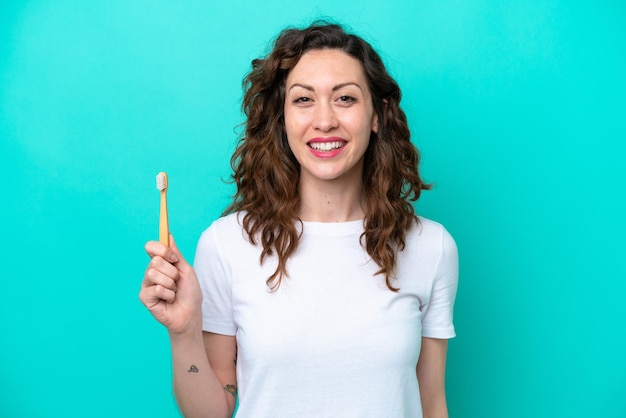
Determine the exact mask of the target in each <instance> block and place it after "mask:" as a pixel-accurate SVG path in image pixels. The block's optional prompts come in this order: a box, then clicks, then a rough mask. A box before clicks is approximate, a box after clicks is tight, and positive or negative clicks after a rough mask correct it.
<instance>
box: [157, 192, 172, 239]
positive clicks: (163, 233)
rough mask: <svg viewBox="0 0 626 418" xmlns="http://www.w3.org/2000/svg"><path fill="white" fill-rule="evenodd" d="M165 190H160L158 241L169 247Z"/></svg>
mask: <svg viewBox="0 0 626 418" xmlns="http://www.w3.org/2000/svg"><path fill="white" fill-rule="evenodd" d="M166 193H167V189H164V190H161V216H160V220H159V241H161V243H163V244H165V245H167V246H168V247H169V246H170V228H169V224H168V222H167V194H166Z"/></svg>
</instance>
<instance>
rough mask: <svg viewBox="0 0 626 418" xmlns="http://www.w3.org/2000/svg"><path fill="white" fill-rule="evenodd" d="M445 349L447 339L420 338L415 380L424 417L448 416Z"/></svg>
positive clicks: (439, 417)
mask: <svg viewBox="0 0 626 418" xmlns="http://www.w3.org/2000/svg"><path fill="white" fill-rule="evenodd" d="M447 351H448V340H445V339H435V338H427V337H423V338H422V350H421V352H420V357H419V360H418V362H417V380H418V382H419V385H420V397H421V399H422V411H423V414H424V418H448V406H447V403H446V386H445V375H446V355H447Z"/></svg>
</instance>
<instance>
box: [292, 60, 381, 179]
mask: <svg viewBox="0 0 626 418" xmlns="http://www.w3.org/2000/svg"><path fill="white" fill-rule="evenodd" d="M285 91H286V94H285V129H286V132H287V139H288V142H289V147H290V148H291V151H292V152H293V154H294V156H295V157H296V159H297V160H298V162H299V163H300V184H301V185H302V184H307V183H309V182H319V181H326V182H328V181H334V182H348V183H350V182H357V183H356V184H358V185H359V187H360V183H361V176H362V172H363V156H364V155H365V151H366V150H367V147H368V145H369V140H370V134H371V132H372V131H373V132H376V131H377V130H378V126H377V121H378V118H377V116H376V113H375V112H374V108H373V105H372V98H371V94H370V91H369V88H368V84H367V79H366V77H365V73H364V70H363V66H362V65H361V63H360V62H359V61H358V60H357V59H355V58H353V57H352V56H350V55H348V54H347V53H345V52H343V51H342V50H339V49H320V50H312V51H309V52H307V53H305V54H303V55H302V57H301V58H300V60H299V61H298V63H297V64H296V66H295V67H294V68H293V69H292V70H291V71H290V73H289V75H288V76H287V80H286V83H285Z"/></svg>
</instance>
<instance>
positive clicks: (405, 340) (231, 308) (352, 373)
mask: <svg viewBox="0 0 626 418" xmlns="http://www.w3.org/2000/svg"><path fill="white" fill-rule="evenodd" d="M362 232H363V221H353V222H343V223H317V222H304V224H303V234H302V236H301V239H300V242H299V246H298V249H297V251H296V253H295V254H293V255H292V256H291V257H290V258H289V260H288V262H287V272H288V274H289V277H286V278H283V281H282V282H281V285H280V287H279V288H278V290H276V291H275V292H270V291H269V290H268V288H267V286H266V280H267V278H268V277H269V276H270V275H271V274H272V273H273V272H274V271H275V269H276V259H275V258H274V257H269V258H266V260H265V261H264V263H263V264H262V265H260V264H259V256H260V253H261V246H260V245H256V246H254V245H252V244H250V242H249V241H248V239H247V236H246V234H245V231H244V230H243V228H242V227H241V225H240V224H239V222H238V217H237V215H236V214H232V215H229V216H226V217H223V218H220V219H218V220H217V221H215V222H214V223H213V224H212V225H211V226H210V227H209V228H208V229H207V230H206V231H204V233H203V234H202V236H201V238H200V240H199V243H198V248H197V252H196V257H195V262H194V267H195V270H196V273H197V275H198V278H199V280H200V284H201V286H202V289H203V296H204V299H203V307H202V310H203V322H204V323H203V329H204V330H205V331H210V332H214V333H219V334H225V335H235V336H236V338H237V350H238V351H237V386H238V393H239V409H238V412H237V417H238V418H247V417H254V418H263V417H268V418H269V417H271V418H293V417H315V418H323V417H342V418H352V417H354V418H357V417H373V418H381V417H385V418H394V417H397V418H400V417H402V418H404V417H406V418H409V417H410V418H416V417H421V416H422V411H421V404H420V397H419V387H418V382H417V377H416V364H417V360H418V357H419V353H420V347H421V337H432V338H452V337H454V336H455V332H454V326H453V323H452V310H453V305H454V298H455V295H456V289H457V281H458V256H457V248H456V244H455V242H454V240H453V239H452V237H451V236H450V234H449V233H448V232H447V231H446V230H445V229H444V228H443V226H441V225H440V224H438V223H436V222H433V221H430V220H428V219H425V218H420V222H419V224H416V226H415V227H413V228H412V229H411V231H409V233H408V234H407V239H406V247H405V249H404V251H402V252H399V253H398V258H397V270H396V271H397V280H396V281H394V282H393V285H394V286H395V287H399V288H400V290H399V291H398V292H392V291H391V290H389V289H388V288H387V286H386V285H385V279H384V276H383V275H375V272H376V271H377V270H378V268H379V267H378V265H376V263H375V262H374V261H373V260H371V258H370V257H369V255H368V254H367V252H366V251H365V249H364V248H363V247H362V246H361V245H360V244H359V239H360V236H361V233H362Z"/></svg>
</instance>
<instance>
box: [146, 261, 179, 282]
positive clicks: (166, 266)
mask: <svg viewBox="0 0 626 418" xmlns="http://www.w3.org/2000/svg"><path fill="white" fill-rule="evenodd" d="M148 269H154V270H156V271H158V272H160V273H162V274H164V275H166V276H168V277H171V278H172V279H174V280H176V279H177V278H178V269H177V268H176V266H174V265H173V264H172V263H170V262H169V261H167V260H165V259H164V258H163V257H161V256H158V255H157V256H154V257H152V260H150V262H149V263H148Z"/></svg>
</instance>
